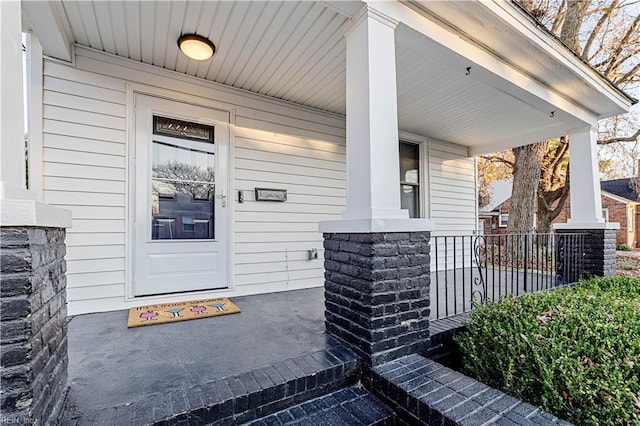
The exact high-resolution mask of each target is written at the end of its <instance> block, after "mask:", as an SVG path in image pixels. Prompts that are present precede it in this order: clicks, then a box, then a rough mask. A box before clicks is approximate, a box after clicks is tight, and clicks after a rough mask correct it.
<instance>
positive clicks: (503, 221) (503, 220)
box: [498, 213, 509, 228]
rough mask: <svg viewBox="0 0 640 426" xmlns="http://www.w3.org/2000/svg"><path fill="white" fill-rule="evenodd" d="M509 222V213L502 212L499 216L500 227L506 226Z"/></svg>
mask: <svg viewBox="0 0 640 426" xmlns="http://www.w3.org/2000/svg"><path fill="white" fill-rule="evenodd" d="M508 222H509V214H508V213H502V214H500V216H498V226H499V227H500V228H506V227H507V223H508Z"/></svg>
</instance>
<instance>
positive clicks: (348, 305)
mask: <svg viewBox="0 0 640 426" xmlns="http://www.w3.org/2000/svg"><path fill="white" fill-rule="evenodd" d="M429 238H430V234H429V232H411V233H400V232H394V233H353V234H348V233H340V234H324V249H325V254H324V256H325V307H326V309H325V318H326V327H327V332H328V333H329V334H331V335H333V336H335V337H337V338H338V339H340V340H341V341H342V342H344V343H345V344H346V345H347V346H348V347H349V348H350V349H352V350H353V351H354V352H356V353H357V354H358V355H359V356H361V357H362V359H363V361H364V362H365V364H367V365H368V366H370V367H372V366H376V365H378V364H382V363H385V362H388V361H390V360H393V359H396V358H398V357H402V356H405V355H408V354H412V353H421V352H425V351H426V350H427V349H428V347H429V314H430V309H429V302H430V301H429V285H430V256H429Z"/></svg>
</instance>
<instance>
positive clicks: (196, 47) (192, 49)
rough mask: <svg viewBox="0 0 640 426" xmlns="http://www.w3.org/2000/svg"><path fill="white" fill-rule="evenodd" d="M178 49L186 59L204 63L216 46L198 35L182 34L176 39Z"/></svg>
mask: <svg viewBox="0 0 640 426" xmlns="http://www.w3.org/2000/svg"><path fill="white" fill-rule="evenodd" d="M178 47H179V48H180V50H181V51H182V53H184V54H185V55H187V56H188V57H190V58H191V59H195V60H196V61H204V60H206V59H209V58H210V57H212V56H213V54H214V53H215V51H216V46H215V45H214V44H213V43H211V41H209V39H208V38H206V37H202V36H200V35H198V34H183V35H181V36H180V38H179V39H178Z"/></svg>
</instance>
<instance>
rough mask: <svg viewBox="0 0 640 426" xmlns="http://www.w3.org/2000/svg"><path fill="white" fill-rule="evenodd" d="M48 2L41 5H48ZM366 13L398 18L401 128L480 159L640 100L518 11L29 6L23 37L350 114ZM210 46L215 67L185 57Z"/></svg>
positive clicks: (434, 5) (306, 5)
mask: <svg viewBox="0 0 640 426" xmlns="http://www.w3.org/2000/svg"><path fill="white" fill-rule="evenodd" d="M43 3H44V4H43ZM364 3H369V4H370V6H371V7H373V8H375V9H376V10H379V11H380V12H381V13H383V14H385V15H387V16H388V17H390V18H391V19H394V20H396V21H398V26H397V28H396V31H395V32H396V68H397V87H398V123H399V127H400V129H401V130H404V131H407V132H411V133H415V134H418V135H423V136H427V137H432V138H436V139H440V140H443V141H448V142H452V143H457V144H460V145H464V146H467V147H468V149H469V153H470V154H471V155H473V154H478V153H483V152H491V151H497V150H500V149H505V148H509V147H514V146H521V145H526V144H529V143H532V142H535V141H537V140H541V139H544V138H548V137H555V136H560V135H563V134H566V133H568V132H570V131H572V130H575V129H580V128H583V127H586V126H593V125H595V123H596V121H597V119H599V118H604V117H609V116H612V115H616V114H620V113H624V112H626V111H627V110H628V109H629V107H630V106H631V105H632V104H633V102H634V100H633V99H632V98H630V97H628V96H626V95H625V94H624V93H622V92H621V91H619V90H617V89H615V88H614V87H613V86H612V85H611V84H610V83H609V82H608V81H607V80H606V79H604V78H602V77H601V76H600V75H599V74H597V73H596V72H595V71H594V70H593V69H591V68H590V67H589V66H588V65H586V64H585V63H583V62H582V61H580V60H579V59H578V58H577V57H575V56H574V55H573V54H571V52H569V51H568V50H567V49H566V48H565V47H564V46H562V45H561V44H560V43H559V42H558V41H557V40H555V39H554V38H552V37H550V36H549V34H548V33H546V31H544V30H543V29H541V28H539V27H538V26H536V24H535V23H534V22H533V21H532V20H531V19H530V18H529V17H528V16H526V15H525V14H524V13H523V12H522V11H521V10H520V9H518V8H517V7H516V6H514V5H513V4H512V3H510V2H504V1H498V0H494V1H486V2H432V1H407V2H399V1H382V2H378V1H346V2H343V1H325V2H295V3H294V2H206V1H188V2H129V1H110V2H103V1H70V0H54V1H48V2H31V1H29V2H26V1H25V2H23V4H22V8H23V17H24V20H23V21H24V22H23V28H24V29H25V30H32V31H33V32H34V33H35V34H36V35H37V36H38V38H39V39H40V42H41V44H42V46H43V50H44V53H45V54H46V55H49V56H51V57H54V58H58V59H62V60H66V61H69V60H71V61H72V60H73V51H72V44H73V43H75V44H77V45H80V46H86V47H89V48H93V49H97V50H101V51H105V52H107V53H110V54H114V55H118V56H122V57H126V58H130V59H132V60H135V61H141V62H145V63H148V64H152V65H156V66H158V67H162V68H166V69H168V70H172V71H176V72H179V73H183V74H188V75H192V76H195V77H199V78H203V79H206V80H209V81H212V82H216V83H220V84H224V85H228V86H232V87H236V88H239V89H242V90H247V91H250V92H254V93H259V94H262V95H266V96H270V97H274V98H279V99H283V100H285V101H288V102H293V103H296V104H299V105H304V106H308V107H311V108H316V109H320V110H324V111H328V112H331V113H335V114H339V115H344V114H345V113H346V107H345V104H346V100H345V81H346V77H345V70H346V54H345V49H346V48H345V41H344V37H343V33H342V27H343V26H344V25H345V24H346V23H347V21H348V20H349V19H350V18H351V17H352V16H354V14H356V13H357V12H358V10H360V9H361V8H362V7H363V6H364ZM192 32H197V33H199V34H202V35H206V36H208V37H209V38H210V39H211V40H212V41H213V42H214V43H215V44H216V47H217V52H216V55H214V57H213V58H212V59H210V60H208V61H204V62H201V63H199V62H197V61H193V60H190V59H188V58H186V57H185V56H184V55H183V54H182V53H180V52H179V50H178V47H177V44H176V40H177V38H178V37H179V36H180V34H183V33H192Z"/></svg>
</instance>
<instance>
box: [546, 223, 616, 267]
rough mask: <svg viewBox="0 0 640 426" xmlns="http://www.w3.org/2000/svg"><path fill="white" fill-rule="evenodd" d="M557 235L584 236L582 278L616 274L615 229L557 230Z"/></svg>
mask: <svg viewBox="0 0 640 426" xmlns="http://www.w3.org/2000/svg"><path fill="white" fill-rule="evenodd" d="M556 233H557V234H559V235H571V234H584V246H583V247H584V258H583V265H582V275H583V276H595V277H602V276H611V275H615V274H616V230H615V229H557V230H556Z"/></svg>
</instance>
